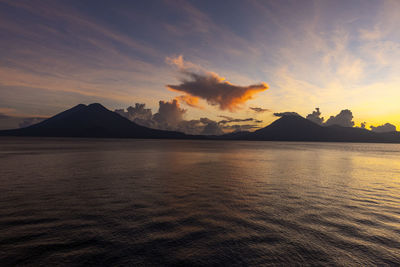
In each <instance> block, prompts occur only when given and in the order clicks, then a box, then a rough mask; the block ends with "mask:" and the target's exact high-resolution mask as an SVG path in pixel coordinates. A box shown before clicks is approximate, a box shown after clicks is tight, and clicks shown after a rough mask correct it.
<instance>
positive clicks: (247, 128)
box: [223, 124, 261, 132]
mask: <svg viewBox="0 0 400 267" xmlns="http://www.w3.org/2000/svg"><path fill="white" fill-rule="evenodd" d="M223 128H224V129H229V130H233V131H234V132H244V131H250V130H254V129H259V128H261V127H260V126H258V125H257V124H233V125H227V126H224V127H223Z"/></svg>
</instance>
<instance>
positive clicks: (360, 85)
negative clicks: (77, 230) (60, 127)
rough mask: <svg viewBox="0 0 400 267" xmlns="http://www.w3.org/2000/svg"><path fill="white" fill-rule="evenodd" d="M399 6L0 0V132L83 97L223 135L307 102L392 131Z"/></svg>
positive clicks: (399, 122)
mask: <svg viewBox="0 0 400 267" xmlns="http://www.w3.org/2000/svg"><path fill="white" fill-rule="evenodd" d="M399 13H400V2H399V1H384V0H382V1H381V0H376V1H369V0H345V1H339V0H338V1H328V0H326V1H323V0H321V1H308V0H302V1H257V0H249V1H243V0H240V1H239V0H238V1H235V0H230V1H179V0H178V1H169V0H165V1H122V0H116V1H102V0H86V1H57V0H49V1H40V0H31V1H24V0H17V1H16V0H0V40H1V41H0V128H7V127H11V126H10V125H12V123H13V122H14V121H13V120H12V118H20V119H21V118H29V120H30V121H31V122H35V121H36V120H40V119H41V118H45V117H49V116H52V115H54V114H56V113H58V112H61V111H63V110H65V109H68V108H70V107H72V106H75V105H77V104H79V103H84V104H89V103H93V102H99V103H101V104H103V105H104V106H106V107H107V108H109V109H110V110H119V111H120V113H121V114H123V113H124V111H122V110H121V109H124V110H126V108H128V107H129V106H133V107H135V104H136V103H144V104H145V107H142V109H143V110H144V109H145V110H147V111H146V112H147V113H148V109H150V111H151V112H152V115H151V116H153V115H154V114H161V112H160V111H161V110H163V111H165V112H167V111H168V108H170V107H172V106H173V107H174V108H175V109H177V112H178V113H179V114H175V113H174V114H175V115H176V116H178V117H176V116H175V117H174V118H175V119H178V120H185V121H192V122H194V121H200V120H201V119H203V120H204V119H208V120H211V121H216V122H217V123H218V124H219V125H224V127H225V128H224V129H225V130H229V127H231V129H234V128H235V126H234V125H236V124H237V123H240V124H245V125H247V127H248V129H256V127H263V126H266V125H268V124H269V123H271V122H272V121H274V120H275V119H276V118H277V117H276V116H274V113H280V112H287V111H290V112H297V113H299V114H300V115H302V116H304V117H306V116H307V115H308V114H310V113H311V112H313V110H314V109H315V108H316V107H319V109H320V112H321V113H322V115H321V116H323V117H324V118H325V121H326V120H327V119H328V118H329V117H330V116H336V115H337V114H340V112H341V111H342V110H347V109H348V110H350V111H351V113H352V115H353V116H354V118H353V120H354V123H355V124H354V125H355V126H360V125H361V123H363V122H366V125H367V128H369V127H370V126H379V125H384V124H385V123H391V124H393V125H395V126H397V127H398V128H399V127H400V105H399V104H398V101H399V99H400V90H399V89H400V75H399V73H400V27H398V25H400V16H398V14H399ZM160 101H161V102H160ZM175 111H176V110H175ZM175 111H171V112H172V113H173V112H175ZM147 113H146V114H147ZM172 113H170V114H172ZM161 115H162V114H161ZM161 115H160V116H161ZM160 116H159V117H160ZM1 118H3V119H1ZM250 119H251V120H250ZM221 121H225V122H221ZM226 121H230V122H226ZM25 122H26V121H25ZM249 122H251V123H250V124H249ZM2 123H3V124H2ZM171 123H173V120H171ZM244 128H246V127H244Z"/></svg>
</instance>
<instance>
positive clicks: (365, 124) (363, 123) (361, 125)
mask: <svg viewBox="0 0 400 267" xmlns="http://www.w3.org/2000/svg"><path fill="white" fill-rule="evenodd" d="M366 126H367V123H366V122H365V121H364V122H362V123H361V124H360V128H362V129H365V128H366Z"/></svg>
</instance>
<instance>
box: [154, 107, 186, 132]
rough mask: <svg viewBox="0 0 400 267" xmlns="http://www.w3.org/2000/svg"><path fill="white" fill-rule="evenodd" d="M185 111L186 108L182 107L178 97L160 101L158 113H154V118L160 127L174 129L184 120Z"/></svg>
mask: <svg viewBox="0 0 400 267" xmlns="http://www.w3.org/2000/svg"><path fill="white" fill-rule="evenodd" d="M185 113H186V110H185V109H182V108H180V106H179V102H178V101H177V100H176V99H174V100H172V101H160V102H159V108H158V113H156V114H154V116H153V120H155V121H156V122H157V123H158V125H159V128H162V129H168V130H172V129H173V128H175V127H176V126H177V125H178V124H179V123H180V122H181V121H183V115H184V114H185Z"/></svg>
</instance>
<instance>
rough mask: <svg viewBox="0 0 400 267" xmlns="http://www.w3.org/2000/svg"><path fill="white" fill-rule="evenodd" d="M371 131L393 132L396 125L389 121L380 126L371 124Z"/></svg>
mask: <svg viewBox="0 0 400 267" xmlns="http://www.w3.org/2000/svg"><path fill="white" fill-rule="evenodd" d="M370 128H371V131H373V132H376V133H387V132H395V131H396V126H394V125H393V124H390V123H385V124H383V125H380V126H377V127H375V126H371V127H370Z"/></svg>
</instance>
